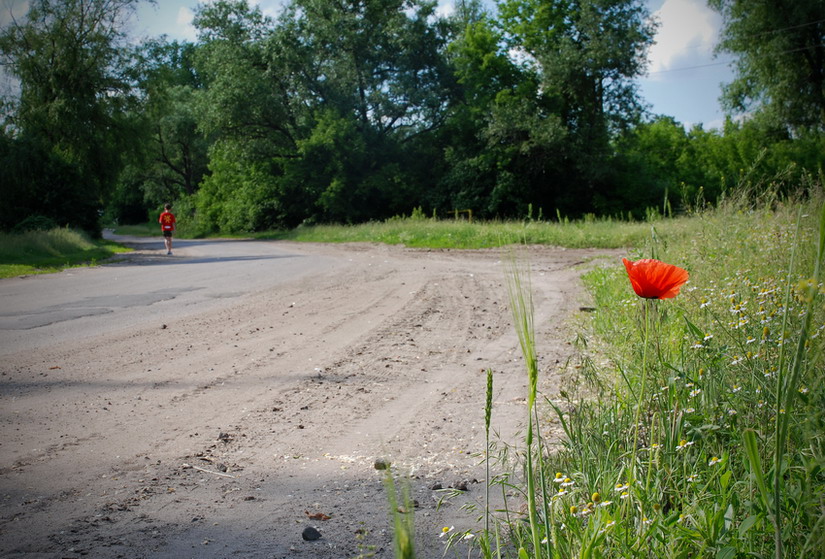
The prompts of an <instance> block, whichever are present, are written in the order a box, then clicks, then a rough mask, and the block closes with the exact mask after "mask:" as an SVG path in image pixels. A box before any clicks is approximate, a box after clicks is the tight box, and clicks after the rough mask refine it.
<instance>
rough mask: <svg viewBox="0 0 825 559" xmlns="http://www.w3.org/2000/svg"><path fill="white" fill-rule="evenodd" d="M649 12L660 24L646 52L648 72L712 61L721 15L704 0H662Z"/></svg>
mask: <svg viewBox="0 0 825 559" xmlns="http://www.w3.org/2000/svg"><path fill="white" fill-rule="evenodd" d="M653 16H654V17H655V18H656V19H658V20H659V23H660V25H659V29H658V32H657V34H656V44H654V45H653V46H652V47H651V49H650V54H649V60H650V68H649V71H650V72H651V73H655V72H662V71H665V70H671V69H674V68H680V67H686V66H692V65H700V64H707V63H710V62H712V57H713V47H714V45H715V43H716V40H717V37H718V34H719V29H720V27H721V18H720V17H719V15H718V14H717V13H716V12H714V11H713V10H711V9H710V8H708V7H707V4H706V3H705V1H704V0H666V1H665V3H664V4H662V7H661V8H659V9H658V10H657V11H656V12H654V14H653Z"/></svg>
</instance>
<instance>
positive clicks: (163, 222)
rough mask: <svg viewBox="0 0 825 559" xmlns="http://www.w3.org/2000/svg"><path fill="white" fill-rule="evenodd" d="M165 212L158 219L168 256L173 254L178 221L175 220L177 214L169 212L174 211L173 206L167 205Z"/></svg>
mask: <svg viewBox="0 0 825 559" xmlns="http://www.w3.org/2000/svg"><path fill="white" fill-rule="evenodd" d="M163 208H164V211H163V213H162V214H160V217H159V218H158V223H160V230H161V231H162V232H163V242H164V243H165V244H166V254H168V255H171V254H172V232H173V231H174V230H175V223H177V221H178V220H177V219H175V214H173V213H172V212H170V211H169V210H171V209H172V204H166V205H165V206H163Z"/></svg>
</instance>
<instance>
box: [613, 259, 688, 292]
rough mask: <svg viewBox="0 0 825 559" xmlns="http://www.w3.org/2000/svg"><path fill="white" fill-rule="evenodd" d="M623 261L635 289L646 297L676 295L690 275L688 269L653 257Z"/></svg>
mask: <svg viewBox="0 0 825 559" xmlns="http://www.w3.org/2000/svg"><path fill="white" fill-rule="evenodd" d="M622 262H623V263H624V266H625V269H626V270H627V277H628V278H629V279H630V284H631V285H632V286H633V291H635V292H636V295H638V296H639V297H644V298H646V299H670V298H672V297H675V296H676V295H678V294H679V291H680V289H681V287H682V285H684V283H685V282H686V281H687V280H688V277H689V274H688V272H687V271H686V270H683V269H682V268H679V267H678V266H674V265H672V264H666V263H664V262H661V261H659V260H654V259H651V258H643V259H641V260H637V261H636V262H631V261H630V260H628V259H626V258H623V259H622Z"/></svg>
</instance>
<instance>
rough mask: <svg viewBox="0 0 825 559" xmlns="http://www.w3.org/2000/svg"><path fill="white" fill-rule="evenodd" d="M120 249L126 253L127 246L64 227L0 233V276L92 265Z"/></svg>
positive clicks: (30, 273) (7, 276) (50, 271)
mask: <svg viewBox="0 0 825 559" xmlns="http://www.w3.org/2000/svg"><path fill="white" fill-rule="evenodd" d="M119 252H128V249H126V248H124V247H122V246H120V245H118V244H116V243H112V242H109V241H105V240H101V239H92V238H90V237H89V236H88V235H87V234H86V233H83V232H81V231H77V230H72V229H67V228H63V227H58V228H55V229H50V230H48V231H25V232H19V233H0V278H9V277H15V276H23V275H32V274H47V273H53V272H59V271H60V270H63V269H65V268H68V267H72V266H89V265H91V266H94V265H95V264H97V262H100V261H102V260H105V259H107V258H110V257H111V256H113V255H114V254H116V253H119Z"/></svg>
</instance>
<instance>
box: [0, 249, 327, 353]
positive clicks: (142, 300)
mask: <svg viewBox="0 0 825 559" xmlns="http://www.w3.org/2000/svg"><path fill="white" fill-rule="evenodd" d="M106 236H107V238H111V239H114V240H117V241H118V242H122V243H125V244H127V245H129V246H132V247H134V248H135V249H136V251H135V252H134V253H131V254H127V255H125V256H123V257H120V258H118V259H117V260H116V261H114V262H111V263H107V264H105V265H102V266H98V267H94V268H72V269H69V270H66V271H63V272H61V273H58V274H45V275H37V276H25V277H19V278H9V279H4V280H0V355H6V354H11V353H16V352H18V351H30V350H36V349H37V348H38V347H42V346H44V345H46V344H52V343H63V342H70V341H72V340H77V339H81V338H85V337H91V336H96V335H99V334H101V333H103V332H106V331H110V330H112V329H118V328H123V327H125V326H127V325H128V326H136V325H141V324H144V323H149V322H151V321H156V322H158V323H162V322H163V320H164V317H166V316H175V317H180V316H185V315H189V314H195V313H199V312H203V311H207V310H211V309H213V308H216V307H219V306H222V305H229V304H232V302H233V301H235V300H237V299H238V298H239V297H242V296H244V295H246V294H249V293H253V292H256V291H260V290H263V289H268V288H272V287H275V286H277V285H279V284H281V283H283V282H285V281H287V280H292V279H295V278H296V277H300V276H302V275H305V274H317V273H328V271H329V270H330V269H331V268H332V267H334V265H335V262H336V261H335V259H334V258H330V257H325V256H318V255H312V254H303V253H299V252H297V251H295V250H293V249H294V245H291V247H292V248H290V245H289V244H287V245H284V244H281V243H277V242H267V241H249V240H180V239H175V245H174V250H173V252H174V254H173V255H172V256H167V255H166V252H165V250H164V248H163V241H162V239H161V238H160V237H156V238H140V237H123V236H113V235H106Z"/></svg>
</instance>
